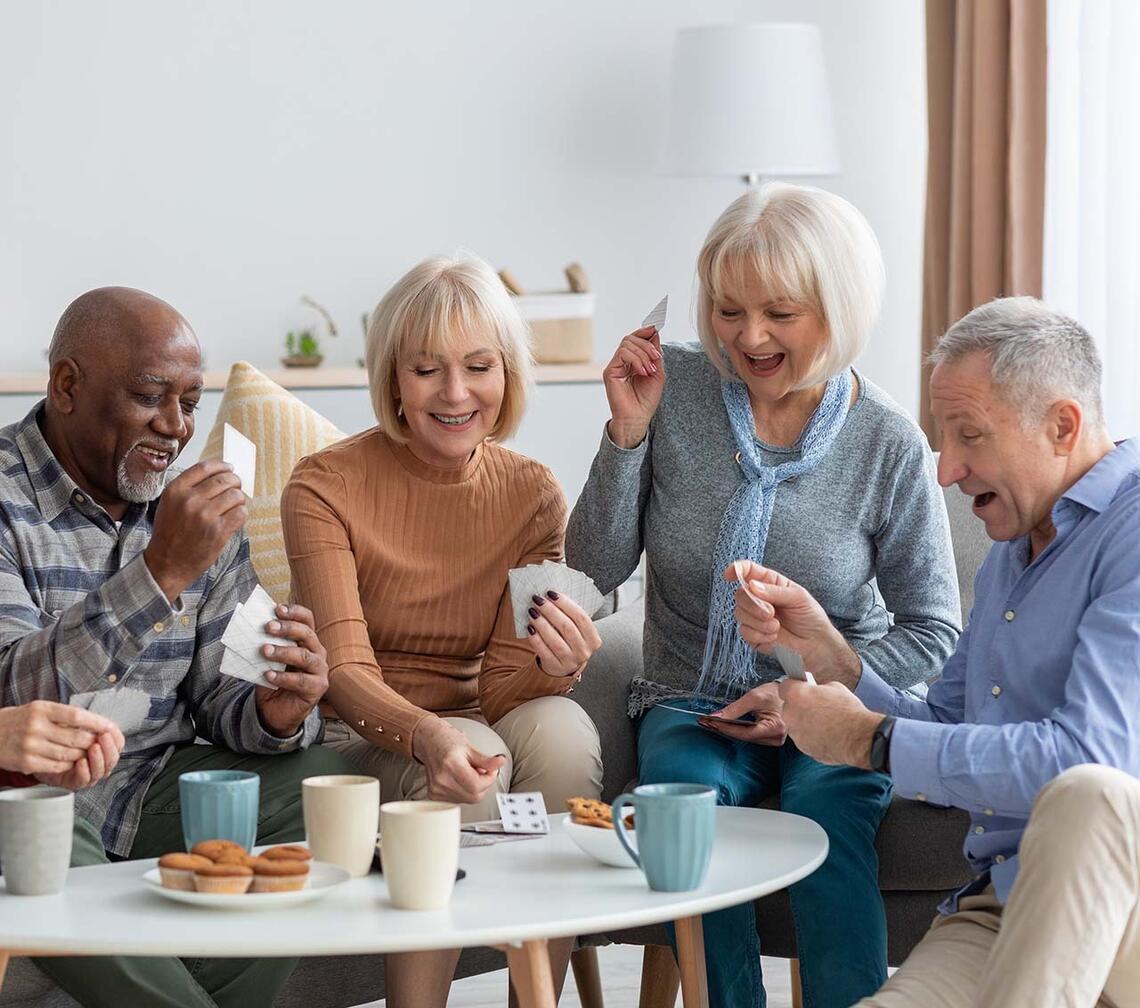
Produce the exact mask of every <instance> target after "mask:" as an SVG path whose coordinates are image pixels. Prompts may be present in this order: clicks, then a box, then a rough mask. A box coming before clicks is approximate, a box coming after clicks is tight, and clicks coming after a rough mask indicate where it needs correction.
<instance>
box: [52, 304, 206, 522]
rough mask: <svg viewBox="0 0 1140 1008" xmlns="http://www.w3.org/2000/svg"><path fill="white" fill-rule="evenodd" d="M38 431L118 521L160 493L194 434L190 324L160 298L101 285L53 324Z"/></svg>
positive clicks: (195, 362) (194, 349) (195, 355)
mask: <svg viewBox="0 0 1140 1008" xmlns="http://www.w3.org/2000/svg"><path fill="white" fill-rule="evenodd" d="M48 356H49V358H50V361H51V373H50V375H49V379H48V395H47V402H46V404H45V407H44V411H43V415H42V420H41V428H42V430H43V433H44V438H45V440H46V441H47V443H48V446H49V447H50V448H51V450H52V453H53V454H54V455H55V457H56V459H57V460H58V461H59V463H60V464H61V465H62V466H63V468H64V471H65V472H67V473H68V474H69V475H70V476H71V477H72V479H74V480H75V482H76V483H77V484H78V485H79V486H80V488H82V489H85V490H86V491H87V493H88V495H89V496H90V497H91V498H92V499H93V500H94V501H96V502H97V503H99V504H101V505H102V506H103V507H104V508H105V509H106V510H107V512H108V513H109V514H110V515H111V517H113V518H115V519H116V520H118V519H119V518H120V517H121V516H122V514H123V513H124V512H125V510H126V508H127V506H128V505H129V504H132V503H145V502H147V501H150V500H153V499H154V498H155V497H156V496H158V494H159V493H161V491H162V487H163V485H164V482H165V477H166V472H167V469H168V467H169V465H170V464H171V463H172V462H173V461H174V459H175V458H176V457H177V456H178V453H179V452H180V451H181V450H182V449H183V448H184V447H185V446H186V443H187V442H188V441H189V440H190V438H191V437H192V436H193V433H194V411H195V410H196V409H197V406H198V400H199V398H200V397H201V395H202V351H201V347H200V346H199V344H198V337H197V336H195V335H194V330H193V329H191V328H190V324H189V323H188V322H187V321H186V319H184V318H183V317H182V316H181V315H180V314H179V313H178V312H177V311H175V310H174V309H173V308H172V307H171V306H170V305H168V304H167V303H166V302H165V301H163V300H161V299H160V298H156V297H154V296H153V295H151V294H147V293H146V292H145V291H140V290H133V289H131V288H130V287H100V288H98V289H97V290H92V291H88V292H87V293H86V294H83V295H81V296H80V297H78V298H76V299H75V300H74V301H73V302H72V303H71V304H70V305H68V306H67V310H66V311H64V313H63V315H62V317H61V318H60V320H59V324H58V325H57V326H56V327H55V334H54V335H53V336H52V340H51V346H50V348H49V350H48Z"/></svg>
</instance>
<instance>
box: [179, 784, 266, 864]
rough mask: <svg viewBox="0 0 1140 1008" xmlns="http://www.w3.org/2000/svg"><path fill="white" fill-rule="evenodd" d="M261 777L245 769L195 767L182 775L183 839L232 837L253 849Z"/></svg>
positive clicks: (190, 843)
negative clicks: (205, 768) (199, 768)
mask: <svg viewBox="0 0 1140 1008" xmlns="http://www.w3.org/2000/svg"><path fill="white" fill-rule="evenodd" d="M260 785H261V778H260V777H259V776H258V775H257V774H255V773H249V772H248V771H245V770H191V771H190V772H189V773H184V774H180V775H179V777H178V797H179V800H180V802H181V804H182V839H183V841H184V842H185V843H186V849H187V850H189V849H190V848H191V847H193V846H194V844H196V843H198V842H200V841H202V840H232V841H233V842H234V843H239V844H241V845H242V846H243V847H244V848H245V849H246V850H249V849H250V848H251V847H252V846H253V844H254V841H255V840H256V839H257V800H258V793H259V791H260Z"/></svg>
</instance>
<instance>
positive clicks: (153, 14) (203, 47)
mask: <svg viewBox="0 0 1140 1008" xmlns="http://www.w3.org/2000/svg"><path fill="white" fill-rule="evenodd" d="M776 19H782V20H801V21H802V20H811V21H815V22H817V23H818V24H820V26H821V28H822V31H823V37H824V44H825V47H826V54H827V59H828V62H829V70H830V73H831V84H832V90H833V95H834V101H835V104H836V121H837V124H838V128H839V132H840V135H839V146H840V153H841V157H842V159H843V174H842V176H840V177H838V178H836V179H831V180H827V181H826V182H825V183H824V184H826V185H828V186H829V187H831V188H833V189H835V190H837V191H839V192H841V193H842V194H844V195H845V196H847V197H848V198H850V199H852V200H853V201H854V202H855V203H856V204H857V205H858V206H859V207H860V208H862V210H863V211H864V212H865V213H866V214H867V216H868V217H869V219H870V220H871V223H872V224H873V225H874V227H875V229H876V230H877V232H878V234H879V237H880V240H881V242H882V245H883V250H884V253H885V256H886V259H887V266H888V272H889V290H888V298H887V304H886V310H885V313H884V318H883V323H882V326H881V332H880V333H879V335H878V336H877V338H876V340H875V342H874V344H873V345H872V347H871V349H870V350H869V351H868V353H867V355H866V357H865V359H864V366H865V367H866V369H867V371H868V373H869V374H870V375H871V377H872V378H873V379H875V380H877V381H878V382H880V383H881V384H882V385H884V386H885V387H886V388H887V389H888V391H890V392H891V393H892V394H893V395H894V396H895V397H896V398H898V399H899V400H900V402H902V404H903V405H904V406H906V407H907V408H909V409H911V410H914V409H915V408H916V406H917V398H918V395H917V393H918V390H917V381H918V335H917V334H918V319H919V299H920V276H921V273H920V271H921V230H922V192H923V171H924V167H923V166H924V158H925V97H924V93H925V84H924V73H923V65H924V57H923V37H922V30H923V21H922V4H921V3H920V2H919V0H861V2H860V3H858V4H854V3H849V2H844V0H753V2H730V0H700V2H696V0H693V2H684V0H623V2H622V3H620V4H616V3H613V2H612V0H578V2H577V3H574V4H564V3H554V2H551V0H496V2H494V3H458V2H454V3H443V2H436V3H432V4H429V3H410V2H409V3H396V2H389V3H380V2H365V0H352V2H350V0H341V2H332V0H330V2H326V3H321V4H318V3H313V2H306V0H244V2H237V0H193V2H190V0H161V2H155V0H82V2H81V0H69V2H64V0H46V2H38V3H24V4H13V5H8V6H6V7H5V13H4V26H3V31H2V33H0V35H2V37H0V145H4V146H0V305H3V315H4V323H3V328H2V329H0V350H2V356H0V367H2V368H3V369H4V370H14V371H21V370H36V369H39V368H41V367H42V366H43V357H42V354H43V350H44V349H45V348H46V345H47V341H48V338H49V336H50V332H51V329H52V326H53V325H54V322H55V319H56V318H57V317H58V315H59V313H60V311H61V310H62V308H63V307H64V305H66V304H67V302H68V301H69V300H70V299H71V298H72V297H73V296H75V295H76V294H77V293H79V292H81V291H83V290H85V289H87V288H90V287H93V286H97V285H101V284H109V283H123V284H129V285H132V286H137V287H142V288H145V289H148V290H151V291H153V292H155V293H157V294H159V295H160V296H162V297H164V298H166V299H167V300H169V301H171V302H172V303H173V304H174V305H175V306H177V307H178V308H179V309H180V310H182V311H183V313H184V314H185V315H186V316H187V317H188V318H189V319H190V321H191V322H192V324H193V325H194V326H195V328H196V329H197V331H198V333H199V335H200V336H201V338H202V342H203V344H204V346H205V349H206V354H207V358H208V363H209V365H210V366H211V367H215V368H217V367H222V366H224V365H226V364H228V363H229V362H230V361H232V360H234V359H238V358H246V359H249V360H251V361H253V362H255V363H261V364H268V363H271V362H272V361H273V360H274V359H275V358H276V357H277V356H278V355H279V353H280V350H281V338H282V334H283V332H284V330H286V329H287V328H289V327H291V326H296V325H298V324H299V323H304V322H307V321H311V320H315V319H313V317H312V316H310V315H309V314H307V312H306V310H305V309H303V308H302V307H300V306H299V305H298V297H299V295H301V294H303V293H307V294H310V295H312V296H313V297H316V298H317V299H318V300H320V301H322V302H324V303H325V304H326V305H327V306H328V307H329V308H330V309H331V310H332V312H333V314H334V316H335V317H336V319H337V321H338V323H339V325H340V327H341V330H342V336H341V338H340V339H339V340H338V341H335V342H333V343H332V344H331V345H330V346H328V347H327V354H328V357H329V358H330V360H331V361H332V362H333V363H348V362H350V361H352V360H354V359H355V358H356V357H357V356H358V355H359V353H360V327H359V317H360V315H361V313H362V312H364V311H366V310H368V309H370V308H371V307H372V305H373V304H374V303H375V301H376V299H377V297H378V295H379V294H380V293H382V292H383V290H384V289H385V288H386V286H387V285H388V284H389V283H390V282H391V281H392V280H394V279H395V278H396V277H397V276H398V275H399V274H400V273H401V272H403V270H404V269H406V268H407V267H408V266H409V265H410V264H411V263H412V262H414V261H415V260H417V259H419V258H421V257H422V256H424V255H426V254H428V253H431V252H435V251H448V250H451V249H453V248H455V247H457V246H465V247H469V248H471V249H473V250H475V251H477V252H478V253H480V254H481V255H483V256H484V257H486V258H487V259H489V260H490V261H491V262H492V263H494V264H496V265H509V266H510V267H511V268H512V270H513V271H514V272H515V274H516V275H517V276H518V277H519V278H520V279H521V280H522V282H523V283H524V284H526V285H528V286H530V287H532V288H535V289H541V288H551V287H557V286H559V285H561V283H562V276H561V270H562V267H563V266H564V265H565V264H566V263H568V262H570V261H572V260H578V261H580V262H582V263H583V264H584V265H585V267H586V270H587V272H588V273H589V276H590V278H591V279H592V281H593V284H594V288H595V290H596V291H597V294H598V308H597V332H598V343H599V346H598V351H597V355H598V356H608V353H609V351H610V350H611V349H612V347H613V346H614V345H615V344H616V342H617V340H618V339H620V337H621V335H622V334H623V333H625V332H626V331H628V330H629V329H630V328H632V327H633V326H634V325H636V323H637V322H638V321H639V320H640V318H641V317H642V315H644V314H645V313H646V312H647V311H648V310H649V309H650V308H651V307H652V306H653V305H654V304H655V303H656V302H657V300H658V298H660V296H661V295H662V294H663V293H665V292H666V291H667V292H668V293H669V294H670V296H671V305H672V306H673V310H672V311H671V313H670V324H669V326H668V327H667V329H666V333H665V335H666V336H667V337H668V338H673V339H678V338H688V335H687V332H688V304H689V295H690V290H691V278H692V268H693V261H694V258H695V255H696V252H697V249H698V248H699V245H700V243H701V240H702V238H703V236H704V232H705V231H706V229H707V227H708V225H709V224H710V223H711V222H712V220H713V219H714V217H715V216H716V215H717V213H718V212H719V211H720V210H721V209H722V208H723V207H724V206H725V205H726V204H727V203H728V202H729V200H730V199H732V198H733V197H734V196H736V195H737V194H738V192H739V191H740V189H739V184H737V183H735V182H734V181H732V180H726V179H721V180H717V179H685V178H670V177H664V176H660V175H656V174H655V173H654V164H655V160H656V154H657V148H658V144H659V142H660V124H661V118H660V117H661V107H662V100H663V96H664V94H665V93H666V90H667V84H668V70H669V59H670V53H671V46H672V39H673V34H674V32H675V31H676V29H677V28H679V27H685V26H690V25H698V24H710V23H730V22H733V21H750V20H776ZM794 83H795V82H794V81H789V87H794ZM773 142H775V143H778V142H779V138H778V137H774V138H773ZM9 145H10V149H9ZM20 405H21V406H22V403H21V404H20ZM14 407H16V403H15V401H14V400H12V401H10V402H7V403H6V402H5V401H4V399H3V398H2V397H0V423H4V422H8V421H10V420H12V419H14V418H15V416H17V415H19V409H18V408H14ZM581 436H582V437H585V438H588V441H589V443H590V444H591V445H592V444H593V442H594V440H595V438H596V436H597V432H596V431H595V430H593V429H591V430H589V431H588V432H583V433H582V435H581Z"/></svg>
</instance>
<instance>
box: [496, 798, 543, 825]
mask: <svg viewBox="0 0 1140 1008" xmlns="http://www.w3.org/2000/svg"><path fill="white" fill-rule="evenodd" d="M495 798H496V800H497V801H498V803H499V815H500V816H501V817H502V820H503V832H504V833H549V832H550V820H549V818H548V817H547V815H546V802H544V801H543V800H542V794H541V792H539V791H519V792H518V793H517V794H497V795H495Z"/></svg>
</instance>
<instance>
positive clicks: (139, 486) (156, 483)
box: [118, 449, 166, 504]
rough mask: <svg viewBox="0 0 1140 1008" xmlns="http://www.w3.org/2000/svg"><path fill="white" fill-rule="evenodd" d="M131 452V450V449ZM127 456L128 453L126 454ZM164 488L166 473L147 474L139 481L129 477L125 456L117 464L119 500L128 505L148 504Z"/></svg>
mask: <svg viewBox="0 0 1140 1008" xmlns="http://www.w3.org/2000/svg"><path fill="white" fill-rule="evenodd" d="M132 450H133V449H132ZM127 454H128V455H129V454H130V452H128V453H127ZM165 486H166V473H149V474H147V475H146V476H144V477H143V478H142V479H141V480H136V479H133V478H132V477H131V474H130V472H129V471H128V470H127V456H126V455H124V456H123V458H122V460H121V461H120V462H119V472H118V490H119V499H120V500H125V501H126V502H127V503H128V504H149V503H150V502H151V501H152V500H154V499H155V498H156V497H157V496H158V495H159V494H160V493H162V490H163V487H165Z"/></svg>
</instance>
